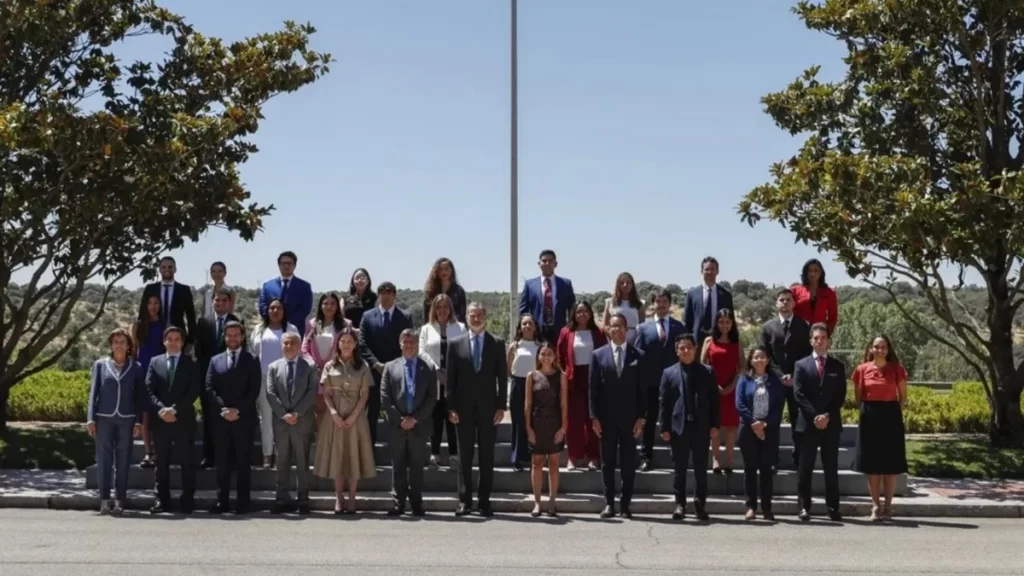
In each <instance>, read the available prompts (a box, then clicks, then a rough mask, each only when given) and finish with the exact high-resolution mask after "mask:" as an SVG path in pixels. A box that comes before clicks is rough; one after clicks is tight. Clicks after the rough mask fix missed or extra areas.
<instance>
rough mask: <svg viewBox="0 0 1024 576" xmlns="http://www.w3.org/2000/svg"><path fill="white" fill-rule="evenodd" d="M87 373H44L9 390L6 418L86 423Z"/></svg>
mask: <svg viewBox="0 0 1024 576" xmlns="http://www.w3.org/2000/svg"><path fill="white" fill-rule="evenodd" d="M88 403H89V372H88V371H86V370H80V371H77V372H62V371H60V370H44V371H43V372H40V373H38V374H35V375H33V376H29V377H28V378H26V379H25V381H23V382H21V383H20V384H18V385H16V386H15V387H14V388H12V389H11V397H10V399H9V400H8V402H7V418H8V419H9V420H12V421H39V422H85V417H86V413H87V412H86V404H88Z"/></svg>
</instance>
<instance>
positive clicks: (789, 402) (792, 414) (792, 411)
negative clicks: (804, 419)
mask: <svg viewBox="0 0 1024 576" xmlns="http://www.w3.org/2000/svg"><path fill="white" fill-rule="evenodd" d="M786 409H787V410H789V418H788V420H789V427H790V430H791V432H792V436H793V468H794V469H795V470H799V469H800V445H801V443H802V442H801V440H802V439H803V437H804V433H803V432H797V431H796V418H797V415H798V414H799V413H800V407H799V406H798V405H797V403H796V398H795V397H794V396H793V388H792V387H788V388H786ZM775 463H776V464H780V462H779V455H778V454H777V453H776V455H775Z"/></svg>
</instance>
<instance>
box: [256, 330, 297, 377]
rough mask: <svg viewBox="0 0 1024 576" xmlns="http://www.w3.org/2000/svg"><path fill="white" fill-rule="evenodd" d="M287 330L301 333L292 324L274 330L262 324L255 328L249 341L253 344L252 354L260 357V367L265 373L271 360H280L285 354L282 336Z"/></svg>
mask: <svg viewBox="0 0 1024 576" xmlns="http://www.w3.org/2000/svg"><path fill="white" fill-rule="evenodd" d="M285 332H293V333H295V334H298V333H299V331H298V329H296V328H295V326H293V325H291V324H288V325H287V326H286V327H285V329H284V330H281V329H277V330H273V329H270V328H261V327H260V326H257V327H256V328H254V329H253V331H252V334H251V335H250V337H249V343H250V344H251V345H252V355H253V356H255V357H256V358H259V361H260V368H261V369H262V370H263V373H264V374H266V373H267V367H269V366H270V363H271V362H273V361H275V360H280V359H281V358H282V357H283V356H284V351H283V350H281V338H282V337H283V336H284V333H285Z"/></svg>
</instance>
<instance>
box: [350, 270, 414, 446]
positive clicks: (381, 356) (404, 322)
mask: <svg viewBox="0 0 1024 576" xmlns="http://www.w3.org/2000/svg"><path fill="white" fill-rule="evenodd" d="M396 292H397V290H396V289H395V285H394V284H392V283H391V282H381V283H380V286H378V287H377V307H376V308H373V309H370V310H367V311H366V312H365V313H364V314H363V319H362V320H360V321H359V353H360V354H362V355H363V360H365V361H366V363H367V364H369V365H370V371H371V373H372V374H373V388H372V389H370V392H369V394H370V397H369V399H367V401H366V418H367V419H368V420H369V421H370V438H371V439H372V440H373V444H374V445H376V444H377V420H378V419H379V418H380V379H381V375H383V374H384V365H385V364H387V363H388V362H390V361H392V360H394V359H395V358H398V357H400V356H401V355H402V345H401V340H400V338H399V336H400V335H401V334H402V331H403V330H405V329H406V328H412V316H410V315H409V313H408V312H406V311H405V310H402V309H401V308H399V307H397V306H395V293H396Z"/></svg>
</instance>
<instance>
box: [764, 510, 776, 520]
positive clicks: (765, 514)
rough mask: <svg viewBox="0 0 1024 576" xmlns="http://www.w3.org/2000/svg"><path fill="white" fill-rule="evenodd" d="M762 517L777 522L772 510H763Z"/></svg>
mask: <svg viewBox="0 0 1024 576" xmlns="http://www.w3.org/2000/svg"><path fill="white" fill-rule="evenodd" d="M761 517H762V518H764V519H765V520H767V521H768V522H775V514H772V513H771V512H761Z"/></svg>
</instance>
